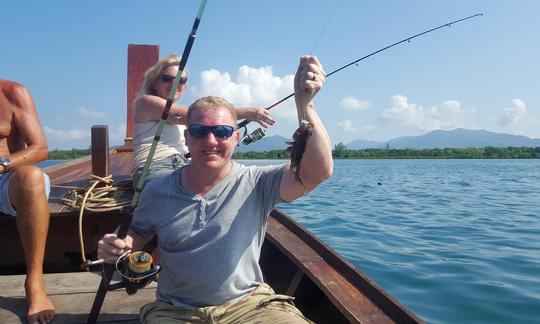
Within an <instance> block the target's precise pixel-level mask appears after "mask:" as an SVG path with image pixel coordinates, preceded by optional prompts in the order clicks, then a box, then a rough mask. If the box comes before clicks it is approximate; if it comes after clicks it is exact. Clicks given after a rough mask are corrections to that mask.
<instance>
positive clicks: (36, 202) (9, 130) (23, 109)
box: [0, 80, 54, 324]
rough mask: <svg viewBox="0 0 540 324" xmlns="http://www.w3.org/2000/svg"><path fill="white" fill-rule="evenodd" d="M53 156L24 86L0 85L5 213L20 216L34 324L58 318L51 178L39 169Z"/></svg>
mask: <svg viewBox="0 0 540 324" xmlns="http://www.w3.org/2000/svg"><path fill="white" fill-rule="evenodd" d="M47 155H48V147H47V142H46V140H45V137H44V135H43V130H42V128H41V124H40V122H39V119H38V115H37V113H36V110H35V106H34V101H33V100H32V96H31V95H30V93H29V92H28V90H27V89H26V88H25V87H24V86H23V85H21V84H18V83H15V82H12V81H7V80H0V212H2V213H4V214H9V215H13V216H16V221H17V230H18V231H19V236H20V238H21V243H22V245H23V248H24V254H25V260H26V281H25V284H24V288H25V290H26V297H27V298H28V313H27V316H28V322H29V323H32V324H33V323H40V324H41V323H47V322H49V321H50V320H52V319H53V317H54V307H53V305H52V302H51V300H50V299H49V297H48V296H47V294H46V292H45V282H44V280H43V258H44V255H45V242H46V239H47V231H48V228H49V211H48V210H49V208H48V203H47V197H48V194H49V188H50V187H49V178H48V177H47V175H45V174H44V173H43V172H42V171H41V170H40V169H39V168H38V167H36V166H35V165H34V164H36V163H37V162H40V161H43V160H46V159H47Z"/></svg>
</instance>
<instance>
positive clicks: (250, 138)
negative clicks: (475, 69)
mask: <svg viewBox="0 0 540 324" xmlns="http://www.w3.org/2000/svg"><path fill="white" fill-rule="evenodd" d="M479 16H483V13H478V14H475V15H471V16H468V17H464V18H461V19H457V20H454V21H451V22H448V23H446V24H443V25H440V26H437V27H434V28H431V29H428V30H425V31H423V32H421V33H418V34H415V35H412V36H409V37H407V38H404V39H402V40H400V41H397V42H395V43H393V44H390V45H388V46H385V47H383V48H381V49H378V50H376V51H374V52H372V53H369V54H367V55H365V56H362V57H361V58H359V59H356V60H354V61H352V62H350V63H347V64H345V65H343V66H341V67H339V68H337V69H335V70H333V71H332V72H330V73H328V74H326V77H327V78H328V77H329V76H331V75H332V74H335V73H337V72H339V71H341V70H343V69H346V68H348V67H349V66H351V65H355V64H358V62H360V61H363V60H365V59H367V58H369V57H371V56H373V55H376V54H378V53H381V52H383V51H386V50H388V49H390V48H392V47H394V46H397V45H399V44H402V43H405V42H407V43H408V42H410V41H411V40H412V39H414V38H417V37H420V36H422V35H425V34H429V33H431V32H434V31H436V30H438V29H441V28H444V27H451V26H452V25H455V24H457V23H460V22H462V21H465V20H469V19H473V18H476V17H479ZM293 96H294V92H293V93H291V94H290V95H288V96H286V97H285V98H283V99H281V100H279V101H277V102H276V103H274V104H272V105H270V106H268V107H266V108H265V109H266V110H270V109H272V108H274V107H275V106H277V105H279V104H281V103H282V102H284V101H286V100H288V99H289V98H291V97H293ZM249 123H250V121H249V120H247V119H246V120H244V121H242V122H241V123H239V124H238V126H237V128H238V129H240V128H243V127H246V125H247V124H249ZM246 134H247V131H246ZM264 135H265V131H264V129H262V128H258V129H256V130H255V131H253V132H252V133H251V134H249V135H244V136H243V140H242V143H244V144H246V145H247V144H250V143H253V142H255V141H257V140H259V139H260V138H262V137H263V136H264Z"/></svg>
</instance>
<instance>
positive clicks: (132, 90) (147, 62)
mask: <svg viewBox="0 0 540 324" xmlns="http://www.w3.org/2000/svg"><path fill="white" fill-rule="evenodd" d="M158 60H159V45H136V44H129V45H128V64H127V120H126V138H125V140H124V145H123V146H122V147H119V148H117V151H119V152H124V151H131V150H132V146H131V142H132V140H133V117H134V106H133V101H134V100H135V98H136V97H137V94H138V93H139V91H140V90H141V87H142V85H143V81H144V72H146V70H148V69H149V68H150V67H152V66H153V65H154V64H156V62H157V61H158Z"/></svg>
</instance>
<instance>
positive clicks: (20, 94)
mask: <svg viewBox="0 0 540 324" xmlns="http://www.w3.org/2000/svg"><path fill="white" fill-rule="evenodd" d="M10 101H11V104H12V107H13V121H14V123H15V125H16V127H17V131H18V133H19V136H21V137H22V138H23V140H24V143H25V145H26V147H25V148H24V149H22V150H19V151H16V152H15V153H13V154H10V156H9V159H10V160H11V164H10V166H9V169H10V170H14V169H16V168H18V167H20V166H23V165H28V164H36V163H38V162H41V161H44V160H46V159H47V157H48V153H49V152H48V146H47V141H46V140H45V136H44V135H43V129H42V128H41V123H40V121H39V117H38V114H37V112H36V108H35V105H34V100H33V99H32V96H31V95H30V92H29V91H28V90H27V89H26V88H25V87H24V86H22V85H20V84H16V85H14V86H13V87H12V89H11V93H10ZM1 168H3V167H2V166H0V169H1ZM0 172H3V170H0Z"/></svg>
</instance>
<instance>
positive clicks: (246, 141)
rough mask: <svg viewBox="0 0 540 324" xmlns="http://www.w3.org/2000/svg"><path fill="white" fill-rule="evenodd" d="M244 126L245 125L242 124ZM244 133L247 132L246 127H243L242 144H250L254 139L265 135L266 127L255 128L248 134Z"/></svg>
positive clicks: (256, 139)
mask: <svg viewBox="0 0 540 324" xmlns="http://www.w3.org/2000/svg"><path fill="white" fill-rule="evenodd" d="M244 128H245V126H244ZM246 134H247V128H245V130H244V136H243V137H242V144H244V145H248V144H251V143H253V142H256V141H258V140H260V139H261V138H263V137H264V136H266V129H264V128H257V129H256V130H254V131H253V132H251V134H249V135H246Z"/></svg>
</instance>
